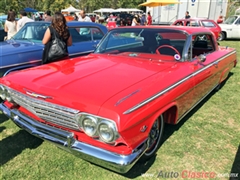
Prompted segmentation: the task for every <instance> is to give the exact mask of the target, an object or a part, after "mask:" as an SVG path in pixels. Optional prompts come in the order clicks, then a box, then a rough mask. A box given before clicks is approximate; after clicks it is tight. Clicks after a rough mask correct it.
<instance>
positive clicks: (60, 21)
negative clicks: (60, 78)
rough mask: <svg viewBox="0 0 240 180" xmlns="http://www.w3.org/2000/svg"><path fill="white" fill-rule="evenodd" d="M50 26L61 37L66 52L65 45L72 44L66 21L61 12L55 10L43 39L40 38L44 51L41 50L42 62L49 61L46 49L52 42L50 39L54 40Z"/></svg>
mask: <svg viewBox="0 0 240 180" xmlns="http://www.w3.org/2000/svg"><path fill="white" fill-rule="evenodd" d="M50 28H51V29H52V30H55V33H56V34H57V36H59V37H60V38H61V39H63V41H64V42H65V44H66V47H65V48H66V51H67V52H68V48H67V47H68V46H71V45H72V36H71V35H70V32H69V30H68V27H67V21H66V19H65V17H64V16H63V14H62V13H61V12H56V13H55V14H54V16H53V18H52V23H51V25H50V26H49V27H48V29H47V30H46V32H45V34H44V37H43V40H42V43H43V44H44V45H45V47H44V51H43V57H42V63H43V64H46V63H49V60H48V58H47V57H48V50H49V48H50V46H51V44H52V41H53V40H54V34H53V33H52V31H51V30H50ZM66 58H67V57H64V58H62V59H66ZM62 59H58V60H62ZM58 60H56V61H58Z"/></svg>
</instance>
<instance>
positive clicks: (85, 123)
mask: <svg viewBox="0 0 240 180" xmlns="http://www.w3.org/2000/svg"><path fill="white" fill-rule="evenodd" d="M82 128H83V130H84V132H85V133H86V134H87V135H88V136H91V137H92V136H94V135H95V134H96V132H97V119H96V118H94V117H91V116H86V117H85V118H84V119H83V120H82Z"/></svg>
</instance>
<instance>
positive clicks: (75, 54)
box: [0, 50, 93, 69]
mask: <svg viewBox="0 0 240 180" xmlns="http://www.w3.org/2000/svg"><path fill="white" fill-rule="evenodd" d="M91 52H93V50H91V51H85V52H80V53H72V54H69V56H70V58H71V56H77V55H81V54H88V53H91ZM37 62H42V59H39V60H33V61H30V62H29V61H28V62H23V63H16V64H11V65H7V66H1V67H0V69H3V68H9V67H14V66H21V65H26V64H32V63H37Z"/></svg>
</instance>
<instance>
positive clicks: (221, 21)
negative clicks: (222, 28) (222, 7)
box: [217, 16, 223, 24]
mask: <svg viewBox="0 0 240 180" xmlns="http://www.w3.org/2000/svg"><path fill="white" fill-rule="evenodd" d="M217 23H218V24H221V23H223V16H219V17H218V19H217Z"/></svg>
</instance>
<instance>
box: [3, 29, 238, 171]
mask: <svg viewBox="0 0 240 180" xmlns="http://www.w3.org/2000/svg"><path fill="white" fill-rule="evenodd" d="M202 35H204V36H206V37H207V41H204V40H201V38H200V39H199V37H201V36H202ZM154 43H156V44H155V45H156V46H154V47H152V46H153V45H154ZM205 45H207V46H205ZM236 64H237V56H236V50H235V49H233V48H226V47H219V46H218V44H217V41H216V39H215V36H214V35H213V33H212V32H211V31H210V30H208V29H206V28H191V27H188V28H186V27H175V26H174V27H173V26H166V27H164V26H148V27H146V26H144V27H141V26H135V27H126V28H125V27H124V28H115V29H112V30H110V31H109V32H108V34H107V35H106V36H105V38H104V39H103V40H102V41H101V42H100V44H99V45H98V47H97V49H96V51H95V52H94V53H92V54H90V55H87V56H83V57H77V58H74V59H69V60H64V61H59V62H54V63H51V64H46V65H42V66H39V67H34V68H30V69H27V70H22V71H19V72H15V73H12V74H9V75H7V76H5V77H3V78H1V79H0V95H1V97H2V99H3V100H4V102H3V103H2V104H1V105H0V110H1V111H2V112H4V114H5V115H7V116H8V117H9V118H11V119H12V120H13V122H15V123H16V124H17V125H18V126H20V127H22V128H23V129H25V130H27V131H28V132H29V133H31V134H33V135H35V136H37V137H39V138H42V139H44V140H48V141H50V142H53V143H55V144H58V146H60V147H61V148H62V149H65V150H67V151H68V152H71V153H73V154H75V155H77V156H79V157H81V158H83V159H85V160H87V161H90V162H93V163H96V164H98V165H100V166H104V167H106V168H109V169H111V170H113V171H117V172H119V173H125V172H127V171H129V170H130V169H131V167H132V166H133V165H134V164H135V163H136V162H137V161H138V160H139V159H141V158H143V159H144V160H145V159H148V158H150V157H151V156H153V155H154V154H155V153H156V152H157V150H158V148H159V146H160V141H161V137H162V134H163V129H164V123H170V124H177V123H178V122H179V121H180V120H181V119H182V118H183V117H184V116H185V115H186V114H187V113H188V112H189V111H190V110H191V109H192V108H193V107H195V105H197V104H198V103H199V102H200V101H201V100H202V99H203V98H204V97H205V96H206V95H207V94H209V92H211V91H212V90H213V89H215V88H216V87H218V86H219V85H220V84H221V83H222V82H223V81H224V80H225V79H226V78H227V77H228V74H229V72H230V71H231V69H232V68H233V67H235V66H236ZM176 146H177V145H176ZM176 148H177V147H176Z"/></svg>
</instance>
